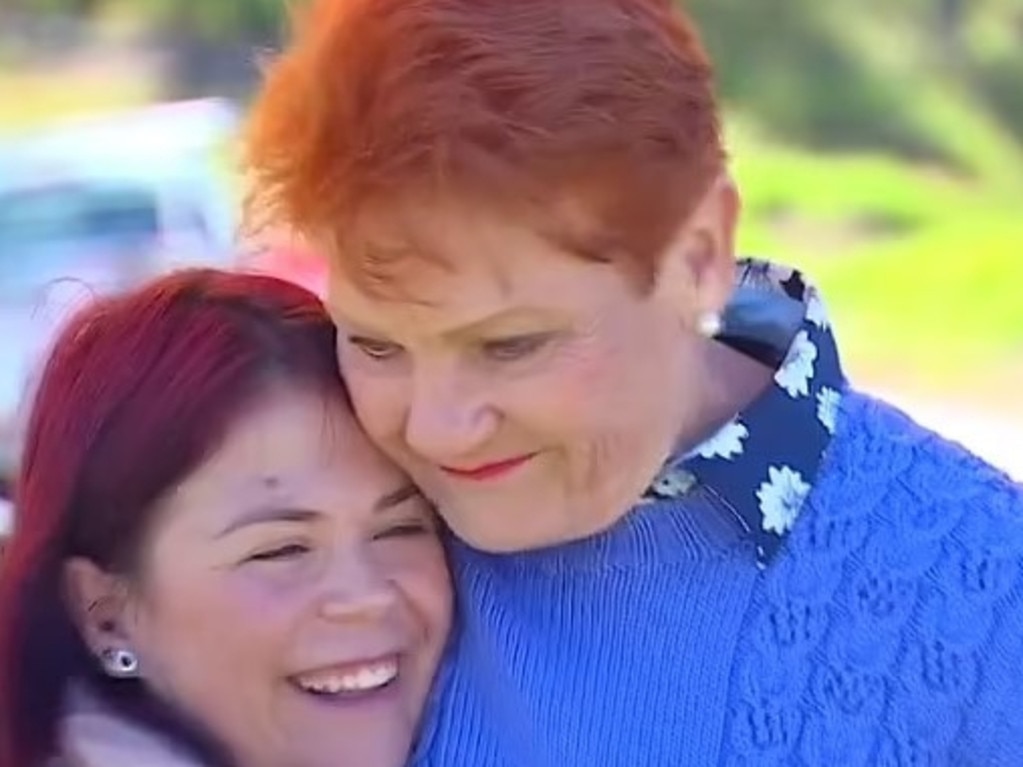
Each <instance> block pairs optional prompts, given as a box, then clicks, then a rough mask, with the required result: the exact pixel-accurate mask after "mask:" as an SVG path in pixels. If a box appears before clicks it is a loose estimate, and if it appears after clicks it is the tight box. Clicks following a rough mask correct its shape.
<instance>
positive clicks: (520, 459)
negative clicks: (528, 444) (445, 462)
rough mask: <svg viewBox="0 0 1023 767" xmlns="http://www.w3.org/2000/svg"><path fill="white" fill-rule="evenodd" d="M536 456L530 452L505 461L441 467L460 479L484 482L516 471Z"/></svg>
mask: <svg viewBox="0 0 1023 767" xmlns="http://www.w3.org/2000/svg"><path fill="white" fill-rule="evenodd" d="M535 457H536V453H529V454H528V455H520V456H516V457H515V458H509V459H507V460H504V461H495V462H494V463H486V464H481V465H479V466H473V467H471V468H459V467H455V466H442V467H441V469H442V470H443V471H444V473H445V474H449V475H451V476H452V477H456V478H458V479H469V480H473V481H476V482H482V481H485V480H488V479H498V478H500V477H503V476H505V475H507V474H510V473H511V472H513V471H515V469H518V468H520V467H521V466H524V465H525V464H527V463H529V462H530V461H531V460H533V458H535Z"/></svg>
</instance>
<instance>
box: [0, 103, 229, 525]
mask: <svg viewBox="0 0 1023 767" xmlns="http://www.w3.org/2000/svg"><path fill="white" fill-rule="evenodd" d="M236 125H237V115H236V113H235V111H234V110H233V109H232V108H231V107H230V106H229V105H228V104H226V103H224V102H221V101H200V102H186V103H180V104H168V105H161V106H157V107H151V108H148V109H144V110H140V111H137V112H132V113H128V114H123V115H115V116H108V117H104V118H102V119H91V120H87V121H78V122H75V123H71V124H64V125H62V126H61V127H60V128H55V129H53V130H51V131H47V132H45V133H43V134H39V135H34V136H29V137H26V138H22V139H20V140H18V141H10V142H8V143H6V144H3V143H0V495H3V488H4V487H9V484H8V483H9V481H10V479H11V477H12V476H13V474H14V472H15V471H16V468H17V462H18V455H19V452H20V447H21V435H22V432H23V428H24V416H25V409H26V405H27V400H28V397H29V395H30V392H31V389H32V381H33V378H34V376H35V375H36V373H37V372H38V369H39V367H40V364H41V360H42V358H43V356H44V355H45V353H46V352H47V350H48V348H49V345H50V343H51V341H52V339H53V336H54V333H55V331H56V329H57V328H58V327H59V325H60V323H61V321H62V320H63V319H64V318H65V317H66V316H67V314H68V312H69V311H71V310H72V309H73V308H75V306H77V305H78V303H79V302H80V301H81V300H83V299H86V298H88V297H90V296H94V295H98V294H101V293H105V292H108V291H113V290H119V289H123V288H126V287H129V286H131V285H133V284H136V283H138V282H139V281H140V280H144V279H146V278H148V277H151V276H153V275H155V274H158V273H160V272H164V271H166V270H168V269H172V268H174V267H179V266H184V265H216V266H224V267H228V266H232V265H233V263H234V256H233V254H234V237H235V227H236V205H235V199H234V191H233V190H234V185H233V183H232V182H231V180H230V178H229V177H228V175H227V174H226V173H225V172H224V170H223V167H222V166H223V163H222V162H218V161H217V153H218V151H221V150H222V148H223V147H224V146H225V143H226V142H227V141H228V140H230V138H231V137H232V136H233V134H234V131H235V128H236ZM2 520H3V514H0V521H2ZM0 535H2V530H0Z"/></svg>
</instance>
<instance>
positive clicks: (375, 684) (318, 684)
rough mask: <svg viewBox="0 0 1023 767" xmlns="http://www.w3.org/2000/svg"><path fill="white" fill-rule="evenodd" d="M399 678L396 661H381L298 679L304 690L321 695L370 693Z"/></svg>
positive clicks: (308, 675) (307, 675)
mask: <svg viewBox="0 0 1023 767" xmlns="http://www.w3.org/2000/svg"><path fill="white" fill-rule="evenodd" d="M397 676H398V662H397V661H396V660H388V661H380V662H378V663H373V664H369V665H365V666H362V667H360V668H352V669H351V670H350V671H347V672H344V673H341V672H319V673H314V674H306V675H305V676H301V677H299V678H298V679H297V681H298V684H299V686H300V687H302V689H304V690H308V691H309V692H314V693H317V694H319V695H340V694H342V693H357V692H370V691H372V690H379V689H380V688H381V687H384V686H385V685H387V684H389V683H390V682H393V681H394V680H395V678H397Z"/></svg>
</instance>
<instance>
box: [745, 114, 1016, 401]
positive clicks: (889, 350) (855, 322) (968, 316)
mask: <svg viewBox="0 0 1023 767" xmlns="http://www.w3.org/2000/svg"><path fill="white" fill-rule="evenodd" d="M734 145H735V148H734V155H735V169H736V175H737V178H738V180H739V183H740V186H741V188H742V190H743V194H744V198H745V202H746V207H745V214H744V222H743V226H742V230H741V233H740V238H739V239H740V245H741V248H742V249H743V251H744V252H753V253H757V254H764V255H768V256H771V257H774V258H777V259H780V260H785V261H789V262H791V263H794V264H797V265H799V266H802V267H804V268H806V269H807V270H808V271H809V272H811V273H812V275H813V277H814V279H815V280H816V281H817V282H818V283H819V284H820V285H821V286H822V288H823V290H824V292H825V294H826V296H827V299H828V303H829V304H830V306H831V309H832V313H833V314H834V316H835V318H836V325H837V327H838V329H839V333H840V335H841V338H842V341H843V343H844V346H845V349H846V354H847V356H848V357H849V358H850V359H852V360H854V361H855V362H856V363H858V364H860V365H862V366H865V367H870V368H872V369H877V368H881V367H883V366H886V365H893V364H894V365H898V366H900V367H904V368H907V369H912V370H914V371H915V372H916V373H917V377H922V378H925V379H928V380H930V381H933V382H934V383H935V385H939V386H940V385H941V384H942V382H946V381H947V382H950V383H951V382H952V381H953V379H956V380H959V379H962V378H964V377H969V376H970V375H974V374H975V375H981V376H982V375H985V374H986V371H990V370H993V369H996V368H998V367H999V366H1000V365H1002V364H1004V363H1005V362H1006V361H1008V360H1010V359H1011V358H1017V359H1023V257H1021V254H1023V215H1020V210H1021V209H1023V191H1021V190H1023V185H1021V186H1017V187H1016V188H1015V189H1009V188H1007V187H1006V185H1004V184H1000V183H995V184H985V183H982V182H979V181H966V180H962V179H957V178H956V177H954V176H951V175H949V174H948V173H945V172H942V171H941V170H938V169H935V168H931V167H923V166H921V167H915V166H913V165H910V164H908V163H906V162H904V161H899V160H896V159H893V158H891V157H884V156H880V155H867V156H841V157H829V156H826V155H821V154H810V153H807V152H803V151H799V150H796V149H792V148H786V147H782V146H778V145H772V144H770V143H763V142H762V141H759V140H757V139H756V138H753V137H751V136H750V135H749V134H742V135H740V136H738V137H737V138H736V139H735V141H734Z"/></svg>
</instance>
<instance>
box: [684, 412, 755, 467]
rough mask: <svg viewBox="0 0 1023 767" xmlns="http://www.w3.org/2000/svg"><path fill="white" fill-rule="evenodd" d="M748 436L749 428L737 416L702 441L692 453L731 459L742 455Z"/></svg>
mask: <svg viewBox="0 0 1023 767" xmlns="http://www.w3.org/2000/svg"><path fill="white" fill-rule="evenodd" d="M748 437H749V429H747V428H746V427H745V426H744V425H743V423H742V421H740V420H739V419H738V418H736V419H735V420H733V421H730V422H729V423H727V424H725V425H724V426H722V427H721V428H720V429H718V431H717V433H715V434H714V436H712V437H711V438H710V439H707V440H705V441H704V442H702V443H701V444H700V445H699V446H698V447H697V448H696V449H695V450H694V451H693V452H692V453H691V454H690V455H698V456H700V457H701V458H724V459H726V460H731V459H732V458H734V457H735V456H738V455H742V451H743V446H742V443H743V440H745V439H747V438H748Z"/></svg>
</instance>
